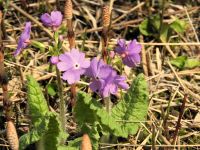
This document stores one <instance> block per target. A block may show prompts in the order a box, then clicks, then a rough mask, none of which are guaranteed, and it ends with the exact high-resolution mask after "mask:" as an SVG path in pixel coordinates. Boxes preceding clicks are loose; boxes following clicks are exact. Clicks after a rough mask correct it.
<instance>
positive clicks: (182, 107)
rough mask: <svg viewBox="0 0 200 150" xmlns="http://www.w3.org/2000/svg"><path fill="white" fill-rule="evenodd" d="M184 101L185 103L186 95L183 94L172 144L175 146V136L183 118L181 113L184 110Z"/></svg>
mask: <svg viewBox="0 0 200 150" xmlns="http://www.w3.org/2000/svg"><path fill="white" fill-rule="evenodd" d="M186 101H187V94H185V95H184V98H183V103H182V105H181V110H180V113H179V117H178V121H177V124H176V130H175V132H174V136H173V141H172V144H175V142H176V138H177V135H178V131H179V129H180V127H181V119H182V117H183V113H184V110H185V104H186Z"/></svg>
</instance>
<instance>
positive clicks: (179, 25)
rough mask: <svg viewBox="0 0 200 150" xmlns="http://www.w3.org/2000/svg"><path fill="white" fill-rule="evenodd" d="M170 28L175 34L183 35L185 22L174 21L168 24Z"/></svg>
mask: <svg viewBox="0 0 200 150" xmlns="http://www.w3.org/2000/svg"><path fill="white" fill-rule="evenodd" d="M170 27H171V28H172V29H173V30H174V31H176V32H177V33H183V32H184V31H185V29H186V28H187V22H185V21H183V20H179V19H176V20H175V21H174V22H172V23H171V24H170Z"/></svg>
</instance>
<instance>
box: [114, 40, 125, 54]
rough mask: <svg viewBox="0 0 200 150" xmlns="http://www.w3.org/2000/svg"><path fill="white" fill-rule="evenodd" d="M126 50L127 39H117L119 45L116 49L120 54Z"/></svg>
mask: <svg viewBox="0 0 200 150" xmlns="http://www.w3.org/2000/svg"><path fill="white" fill-rule="evenodd" d="M125 50H126V41H125V39H119V40H118V41H117V47H116V48H115V51H116V52H117V53H118V54H122V53H124V51H125Z"/></svg>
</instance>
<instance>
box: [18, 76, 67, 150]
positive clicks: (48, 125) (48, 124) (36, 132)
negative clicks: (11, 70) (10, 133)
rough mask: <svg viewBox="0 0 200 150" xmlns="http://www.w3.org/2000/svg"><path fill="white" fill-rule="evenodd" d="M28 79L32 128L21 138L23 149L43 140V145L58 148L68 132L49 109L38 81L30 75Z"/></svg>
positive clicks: (50, 148) (48, 147) (52, 149)
mask: <svg viewBox="0 0 200 150" xmlns="http://www.w3.org/2000/svg"><path fill="white" fill-rule="evenodd" d="M27 80H28V104H29V109H30V111H29V112H30V116H31V121H32V124H33V125H32V129H31V131H30V132H29V133H28V134H25V135H23V136H22V137H21V138H20V139H21V140H20V144H21V147H20V148H21V149H24V147H26V146H27V145H29V144H31V143H35V142H37V141H39V140H42V143H43V144H44V145H43V147H44V148H45V149H48V150H56V149H57V148H58V146H59V145H60V141H61V139H65V138H66V134H65V133H64V132H63V130H62V128H61V123H60V120H59V117H58V115H57V114H55V113H52V112H50V111H49V110H48V106H47V103H46V101H45V98H44V95H43V93H42V90H41V88H40V87H39V84H38V83H37V81H36V80H35V79H34V78H33V77H31V76H29V77H27Z"/></svg>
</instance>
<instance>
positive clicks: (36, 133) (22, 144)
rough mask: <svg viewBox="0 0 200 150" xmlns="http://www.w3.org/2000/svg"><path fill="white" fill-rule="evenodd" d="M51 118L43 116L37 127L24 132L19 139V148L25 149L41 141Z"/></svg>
mask: <svg viewBox="0 0 200 150" xmlns="http://www.w3.org/2000/svg"><path fill="white" fill-rule="evenodd" d="M48 124H49V118H48V117H44V118H42V122H41V123H40V125H38V126H37V127H36V128H33V129H31V131H30V132H28V133H27V134H24V135H22V136H21V137H20V139H19V149H20V150H24V149H25V148H26V147H27V146H28V145H30V144H33V143H35V142H37V141H39V140H40V139H41V138H42V136H43V135H44V134H45V132H46V131H47V130H48Z"/></svg>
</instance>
